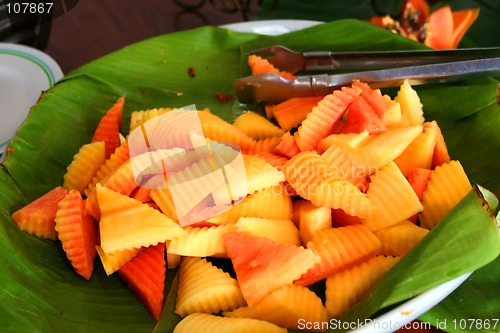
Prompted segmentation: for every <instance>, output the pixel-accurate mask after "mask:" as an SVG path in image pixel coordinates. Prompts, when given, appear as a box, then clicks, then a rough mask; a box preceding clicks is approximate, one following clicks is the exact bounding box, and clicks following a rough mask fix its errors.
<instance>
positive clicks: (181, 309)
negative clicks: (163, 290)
mask: <svg viewBox="0 0 500 333" xmlns="http://www.w3.org/2000/svg"><path fill="white" fill-rule="evenodd" d="M244 305H246V302H245V299H244V298H243V295H242V294H241V290H240V287H239V286H238V281H236V279H233V278H232V277H231V276H230V275H229V274H228V273H226V272H224V271H223V270H221V269H220V268H217V267H215V266H214V265H212V264H211V263H209V262H208V261H207V260H206V259H204V258H197V257H187V258H185V259H184V260H183V261H182V263H181V268H180V275H179V288H178V291H177V300H176V307H175V313H177V314H178V315H179V316H181V317H185V316H187V315H188V314H192V313H209V314H210V313H218V312H220V311H231V310H234V309H237V308H238V307H241V306H244Z"/></svg>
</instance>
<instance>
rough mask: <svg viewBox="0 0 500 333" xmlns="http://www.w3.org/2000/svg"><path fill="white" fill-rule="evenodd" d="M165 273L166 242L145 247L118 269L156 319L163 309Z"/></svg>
mask: <svg viewBox="0 0 500 333" xmlns="http://www.w3.org/2000/svg"><path fill="white" fill-rule="evenodd" d="M165 274H166V262H165V243H160V244H158V245H155V246H150V247H147V248H145V249H143V250H142V251H141V252H140V253H139V254H138V255H137V256H136V257H135V258H133V259H132V260H131V261H129V262H128V263H126V264H125V265H123V266H122V267H121V268H120V269H119V270H118V275H119V276H120V278H121V279H122V280H123V281H124V282H125V284H126V285H127V286H128V287H129V288H130V289H131V290H132V292H133V293H134V294H135V295H136V296H137V298H139V300H140V301H141V303H142V304H143V305H144V307H145V308H146V309H147V310H148V311H149V313H150V314H151V316H152V317H153V319H155V320H156V321H158V320H159V319H160V315H161V312H162V309H163V299H164V295H163V293H164V290H165Z"/></svg>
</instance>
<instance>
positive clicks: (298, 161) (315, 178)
mask: <svg viewBox="0 0 500 333" xmlns="http://www.w3.org/2000/svg"><path fill="white" fill-rule="evenodd" d="M282 171H283V173H284V174H285V177H286V180H287V181H288V182H289V183H290V185H291V186H292V187H293V189H294V190H295V191H297V193H298V194H299V195H300V196H301V197H303V198H304V199H307V200H310V201H311V202H312V203H313V204H314V205H316V206H326V207H330V208H340V209H343V210H344V211H345V212H346V213H348V214H350V215H354V216H359V217H367V216H370V215H371V214H372V210H373V206H372V203H371V202H370V200H368V198H367V196H366V195H365V194H364V193H363V192H361V191H360V190H359V189H358V188H357V187H356V186H355V185H354V184H353V183H351V182H349V181H347V180H342V179H339V178H337V177H338V175H336V172H334V170H333V169H332V168H330V166H329V165H328V163H327V162H326V160H325V159H324V158H323V157H322V156H321V155H318V154H317V153H316V152H301V153H300V154H297V155H296V156H294V157H293V158H292V159H290V161H289V162H288V163H287V164H286V165H285V166H284V167H283V169H282Z"/></svg>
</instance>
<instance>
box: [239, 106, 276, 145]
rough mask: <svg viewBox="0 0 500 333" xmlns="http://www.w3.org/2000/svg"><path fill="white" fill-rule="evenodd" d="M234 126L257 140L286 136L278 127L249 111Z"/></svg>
mask: <svg viewBox="0 0 500 333" xmlns="http://www.w3.org/2000/svg"><path fill="white" fill-rule="evenodd" d="M233 125H234V126H235V127H237V128H239V129H240V130H242V131H243V132H244V133H245V134H247V135H248V136H250V137H252V138H253V139H255V140H263V139H266V138H272V137H281V136H282V135H283V134H285V131H283V130H282V129H281V128H279V127H278V126H276V125H274V124H273V123H272V122H270V121H269V120H268V119H267V118H266V117H263V116H261V115H260V114H258V113H256V112H253V111H248V112H245V113H243V114H242V115H241V116H239V117H238V118H237V119H236V121H235V122H234V123H233Z"/></svg>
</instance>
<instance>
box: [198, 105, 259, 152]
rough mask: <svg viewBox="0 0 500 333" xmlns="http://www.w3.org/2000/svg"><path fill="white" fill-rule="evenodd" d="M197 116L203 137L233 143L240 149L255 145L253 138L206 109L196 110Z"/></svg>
mask: <svg viewBox="0 0 500 333" xmlns="http://www.w3.org/2000/svg"><path fill="white" fill-rule="evenodd" d="M198 116H199V118H200V121H201V128H202V129H203V134H204V135H205V137H207V138H209V139H211V140H213V141H217V142H229V143H234V144H236V145H238V146H239V147H240V148H241V149H249V148H251V147H253V146H254V145H255V140H254V139H252V138H251V137H250V136H248V135H247V134H245V133H244V132H243V131H242V130H240V129H239V128H237V127H235V126H233V125H232V124H230V123H228V122H226V121H224V120H223V119H222V118H219V117H218V116H216V115H214V114H212V113H209V112H206V111H198Z"/></svg>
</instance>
